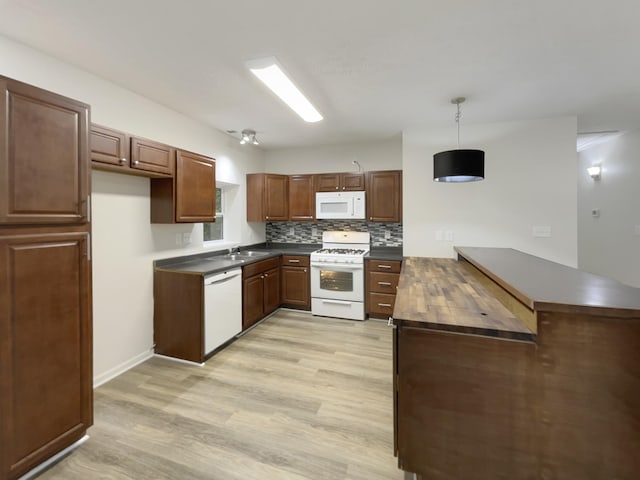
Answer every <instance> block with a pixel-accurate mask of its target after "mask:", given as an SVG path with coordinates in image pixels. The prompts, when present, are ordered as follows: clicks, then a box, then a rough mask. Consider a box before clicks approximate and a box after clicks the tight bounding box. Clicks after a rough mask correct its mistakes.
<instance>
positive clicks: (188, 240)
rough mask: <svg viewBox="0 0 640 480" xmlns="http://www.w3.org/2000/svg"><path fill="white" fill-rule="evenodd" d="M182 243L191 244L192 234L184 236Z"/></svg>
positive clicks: (185, 233) (184, 234)
mask: <svg viewBox="0 0 640 480" xmlns="http://www.w3.org/2000/svg"><path fill="white" fill-rule="evenodd" d="M182 243H191V234H190V233H189V232H184V233H183V234H182Z"/></svg>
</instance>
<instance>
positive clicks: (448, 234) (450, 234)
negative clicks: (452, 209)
mask: <svg viewBox="0 0 640 480" xmlns="http://www.w3.org/2000/svg"><path fill="white" fill-rule="evenodd" d="M444 239H445V240H446V241H447V242H453V232H452V231H451V230H447V231H446V232H444Z"/></svg>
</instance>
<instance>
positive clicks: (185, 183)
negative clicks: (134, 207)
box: [151, 150, 216, 223]
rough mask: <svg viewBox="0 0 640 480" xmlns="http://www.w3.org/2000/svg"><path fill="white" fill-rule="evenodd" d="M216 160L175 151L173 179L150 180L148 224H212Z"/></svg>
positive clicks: (214, 214)
mask: <svg viewBox="0 0 640 480" xmlns="http://www.w3.org/2000/svg"><path fill="white" fill-rule="evenodd" d="M215 166H216V164H215V160H214V159H212V158H209V157H205V156H203V155H199V154H197V153H191V152H186V151H184V150H178V151H177V154H176V167H175V176H174V177H173V178H152V179H151V223H198V222H214V221H215V216H216V169H215Z"/></svg>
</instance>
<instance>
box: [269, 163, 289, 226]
mask: <svg viewBox="0 0 640 480" xmlns="http://www.w3.org/2000/svg"><path fill="white" fill-rule="evenodd" d="M264 182H265V183H264V205H265V218H264V219H265V220H266V221H272V220H276V221H286V220H288V219H289V188H288V187H289V177H288V176H287V175H272V174H267V175H265V176H264Z"/></svg>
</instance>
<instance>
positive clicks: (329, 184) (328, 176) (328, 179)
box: [316, 173, 341, 192]
mask: <svg viewBox="0 0 640 480" xmlns="http://www.w3.org/2000/svg"><path fill="white" fill-rule="evenodd" d="M340 186H341V185H340V174H339V173H321V174H318V175H316V192H335V191H336V190H340Z"/></svg>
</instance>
